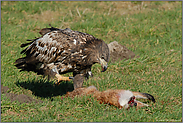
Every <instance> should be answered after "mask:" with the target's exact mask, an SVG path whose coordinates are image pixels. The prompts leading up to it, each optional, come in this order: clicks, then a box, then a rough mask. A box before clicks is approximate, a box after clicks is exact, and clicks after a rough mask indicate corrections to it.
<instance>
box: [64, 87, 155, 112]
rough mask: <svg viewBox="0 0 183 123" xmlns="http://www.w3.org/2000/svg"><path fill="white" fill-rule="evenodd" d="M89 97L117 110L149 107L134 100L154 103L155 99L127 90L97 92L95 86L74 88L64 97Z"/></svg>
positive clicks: (146, 94) (145, 94) (148, 95)
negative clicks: (140, 99)
mask: <svg viewBox="0 0 183 123" xmlns="http://www.w3.org/2000/svg"><path fill="white" fill-rule="evenodd" d="M87 95H91V96H92V97H94V98H95V99H97V100H98V101H99V102H100V103H104V104H109V105H114V106H116V107H118V108H120V109H121V108H125V109H128V108H130V107H133V106H135V107H144V106H149V105H147V104H145V103H142V102H140V101H137V100H136V99H139V98H142V99H149V100H151V101H152V102H154V103H155V99H154V97H153V96H152V95H150V94H148V93H141V92H132V91H129V90H120V89H116V90H112V89H109V90H106V91H102V92H100V91H98V90H97V88H96V87H95V86H89V87H87V88H76V89H75V90H73V91H72V92H67V94H66V97H71V98H74V97H82V96H87Z"/></svg>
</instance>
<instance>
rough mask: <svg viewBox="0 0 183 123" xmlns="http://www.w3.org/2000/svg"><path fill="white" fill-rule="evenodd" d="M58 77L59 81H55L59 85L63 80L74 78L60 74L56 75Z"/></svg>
mask: <svg viewBox="0 0 183 123" xmlns="http://www.w3.org/2000/svg"><path fill="white" fill-rule="evenodd" d="M55 76H56V77H57V80H58V81H57V82H56V83H55V85H59V84H60V82H61V81H70V80H71V79H72V77H64V76H61V75H60V74H56V75H55Z"/></svg>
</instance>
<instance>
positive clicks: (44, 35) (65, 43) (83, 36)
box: [15, 25, 109, 84]
mask: <svg viewBox="0 0 183 123" xmlns="http://www.w3.org/2000/svg"><path fill="white" fill-rule="evenodd" d="M50 26H51V25H50ZM39 33H40V34H41V36H40V37H38V38H35V39H32V40H29V39H28V40H27V41H29V42H28V43H24V44H21V46H20V47H21V48H22V47H26V46H27V47H26V48H25V49H23V50H22V51H21V54H25V57H22V58H19V59H17V60H16V61H15V66H16V67H17V68H18V69H20V71H33V72H35V73H37V75H43V76H48V79H49V78H53V77H56V78H57V80H58V81H57V82H56V83H55V84H58V83H59V82H60V81H70V80H71V79H73V78H74V76H75V75H77V74H82V75H84V76H85V78H86V79H88V77H89V76H93V74H92V72H91V67H92V65H93V64H95V63H99V64H101V67H102V72H104V71H106V70H107V67H108V61H109V48H108V45H107V44H106V43H105V42H104V41H103V40H101V39H98V38H96V37H94V36H93V35H90V34H87V33H83V32H79V31H73V30H71V29H70V28H66V29H59V28H55V27H52V26H51V28H43V29H41V31H40V32H39ZM68 72H72V73H73V77H64V76H63V74H65V73H68Z"/></svg>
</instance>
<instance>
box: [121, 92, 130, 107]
mask: <svg viewBox="0 0 183 123" xmlns="http://www.w3.org/2000/svg"><path fill="white" fill-rule="evenodd" d="M132 96H133V93H132V92H131V91H129V90H122V91H121V92H120V93H119V100H118V101H119V104H120V105H121V106H123V107H124V108H128V102H129V100H130V98H131V97H132Z"/></svg>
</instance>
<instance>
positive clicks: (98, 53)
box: [86, 39, 109, 72]
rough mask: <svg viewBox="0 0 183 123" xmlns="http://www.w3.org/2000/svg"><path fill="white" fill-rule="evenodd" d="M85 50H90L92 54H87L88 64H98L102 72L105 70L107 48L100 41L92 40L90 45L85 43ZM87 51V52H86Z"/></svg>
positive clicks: (106, 65)
mask: <svg viewBox="0 0 183 123" xmlns="http://www.w3.org/2000/svg"><path fill="white" fill-rule="evenodd" d="M86 48H87V49H92V52H90V53H89V54H90V55H89V56H90V57H89V58H88V62H90V63H91V64H95V63H99V64H101V67H102V72H104V71H106V70H107V67H108V61H109V47H108V45H107V44H106V43H105V42H104V41H102V40H101V39H95V40H92V41H91V42H90V43H87V46H86ZM88 51H89V50H88Z"/></svg>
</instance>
